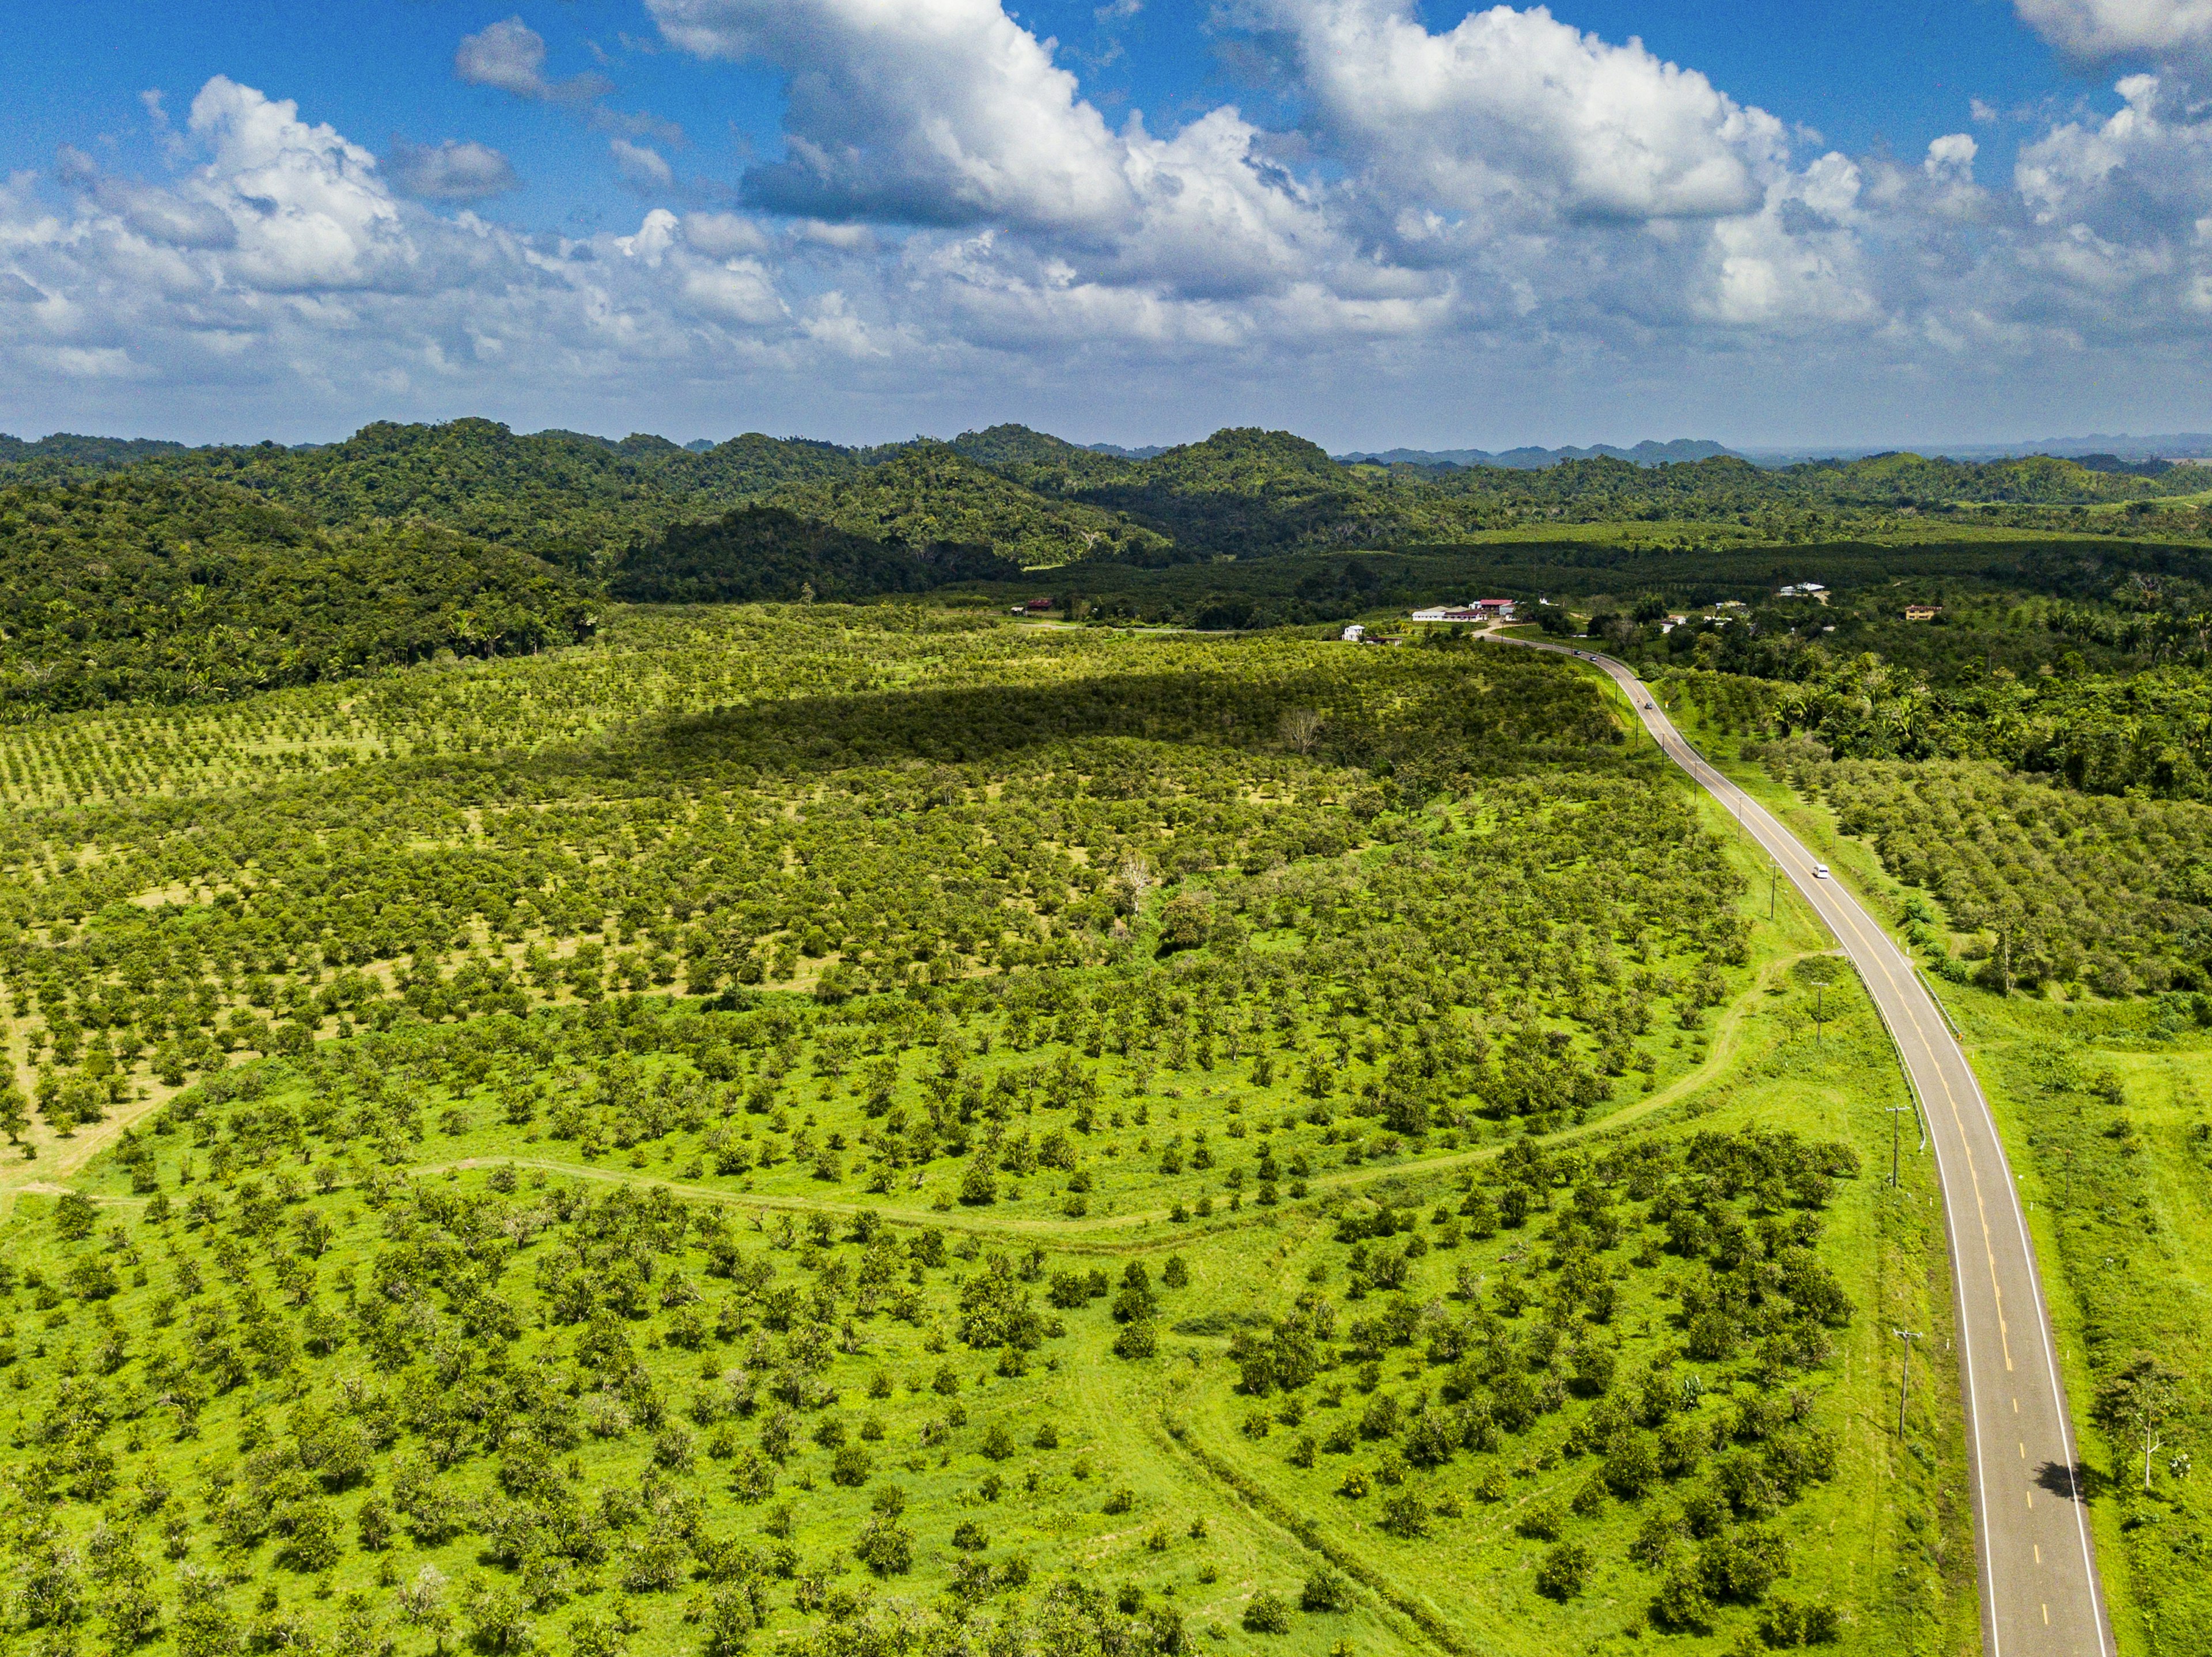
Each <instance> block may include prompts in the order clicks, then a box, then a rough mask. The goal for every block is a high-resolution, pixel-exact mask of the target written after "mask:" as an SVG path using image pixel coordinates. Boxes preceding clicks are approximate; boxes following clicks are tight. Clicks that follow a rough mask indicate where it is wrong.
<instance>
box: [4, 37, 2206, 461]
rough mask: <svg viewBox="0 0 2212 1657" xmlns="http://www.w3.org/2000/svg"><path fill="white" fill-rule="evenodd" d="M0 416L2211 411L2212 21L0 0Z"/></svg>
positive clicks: (96, 419) (1858, 429) (884, 424)
mask: <svg viewBox="0 0 2212 1657" xmlns="http://www.w3.org/2000/svg"><path fill="white" fill-rule="evenodd" d="M0 27H4V29H5V34H4V36H0V38H5V39H8V40H9V51H8V52H7V54H6V58H5V60H4V64H0V68H4V72H5V74H6V76H7V77H8V80H9V89H8V93H7V100H6V107H7V109H8V116H7V118H6V119H5V120H4V121H0V432H8V433H11V434H15V435H19V436H24V437H33V436H37V435H40V434H45V433H47V432H51V431H57V430H69V431H79V432H93V433H100V434H118V435H131V436H157V437H174V438H179V439H183V440H189V441H213V440H225V441H237V440H259V439H262V438H273V439H276V440H279V441H283V442H304V441H319V440H330V439H333V438H337V437H341V436H343V435H345V434H348V433H349V432H351V431H352V430H354V429H356V428H358V427H359V426H361V425H362V424H364V423H366V422H368V421H371V420H376V419H392V420H438V419H448V418H452V417H454V416H460V415H481V416H489V417H490V418H493V419H497V420H502V421H506V422H508V423H509V424H511V425H513V426H514V427H515V428H517V429H519V430H535V429H539V428H544V427H548V426H559V427H565V428H573V429H578V430H585V431H592V432H599V433H603V434H609V435H617V436H619V435H622V434H626V433H628V432H631V431H647V432H654V433H659V434H663V435H665V436H670V437H672V438H675V439H677V440H679V441H681V440H689V439H691V438H695V437H708V438H713V439H720V438H725V437H728V436H731V435H734V434H737V433H739V432H743V431H750V430H759V431H766V432H769V433H770V434H775V435H793V434H803V435H807V436H815V437H825V438H829V439H833V440H838V441H844V442H879V441H885V440H895V439H899V438H903V437H908V436H911V435H914V434H917V433H931V434H939V435H951V434H954V433H956V432H957V431H960V430H962V429H964V428H975V427H981V426H986V425H989V424H993V423H995V422H1000V421H1019V422H1024V423H1025V424H1029V425H1032V426H1036V427H1038V428H1042V429H1045V430H1049V431H1053V432H1056V433H1058V434H1060V435H1063V436H1066V437H1069V438H1071V439H1073V440H1078V441H1085V442H1088V441H1110V442H1117V443H1123V444H1131V445H1134V444H1146V443H1169V442H1176V441H1182V440H1190V439H1194V438H1197V437H1202V436H1204V435H1205V434H1206V433H1208V432H1210V431H1212V430H1213V429H1215V428H1218V427H1221V426H1225V425H1260V426H1268V427H1278V428H1288V429H1291V430H1294V431H1297V432H1300V433H1302V434H1305V435H1307V436H1310V437H1312V438H1314V439H1316V440H1318V441H1320V442H1322V443H1323V444H1324V445H1326V446H1328V447H1329V448H1331V449H1333V450H1338V451H1341V450H1344V449H1347V448H1369V449H1379V448H1386V447H1391V446H1408V447H1416V448H1461V447H1483V448H1491V449H1498V448H1504V447H1510V446H1515V445H1518V444H1523V443H1543V444H1563V443H1577V444H1579V443H1589V442H1595V441H1607V442H1616V443H1628V442H1633V441H1635V440H1638V439H1641V438H1646V437H1656V438H1668V437H1674V436H1699V437H1713V438H1718V439H1719V440H1723V441H1724V442H1728V443H1731V444H1734V445H1736V446H1747V447H1762V446H1765V447H1791V446H1821V445H1834V446H1838V447H1842V446H1883V445H1887V444H1900V445H1902V444H1916V445H1927V446H1933V445H1936V444H1940V443H1942V442H1947V441H1948V442H1952V443H1958V444H1966V443H1996V442H2007V441H2015V440H2023V439H2029V438H2033V437H2037V436H2057V435H2063V434H2073V433H2081V432H2089V431H2106V432H2127V431H2131V432H2137V433H2144V432H2167V431H2188V430H2197V431H2201V430H2205V429H2212V408H2208V406H2207V404H2208V401H2209V400H2212V399H2209V398H2208V393H2207V390H2206V388H2207V386H2208V385H2212V376H2208V373H2207V369H2208V367H2212V350H2208V344H2212V0H1919V3H1914V4H1906V3H1901V0H1857V3H1854V4H1851V5H1848V6H1844V5H1827V6H1819V7H1814V6H1808V5H1805V4H1803V3H1802V0H1797V3H1784V0H1697V3H1690V0H1586V3H1585V0H1562V3H1560V4H1559V5H1558V6H1556V7H1555V8H1551V9H1547V8H1542V7H1529V8H1523V9H1516V8H1513V7H1510V6H1498V7H1495V8H1492V9H1479V8H1473V7H1468V6H1464V5H1451V4H1437V5H1431V6H1427V7H1422V6H1419V5H1417V4H1415V3H1413V0H1084V3H1073V0H1036V3H1032V4H1026V5H1012V6H1010V5H1007V4H1006V3H1003V0H490V3H472V0H319V3H318V4H316V5H313V6H307V5H301V4H297V3H276V0H222V3H220V4H216V3H207V0H168V3H166V4H164V5H162V6H160V7H148V6H145V5H144V4H143V0H134V3H131V4H127V5H126V4H125V3H121V0H72V3H71V4H70V5H69V6H67V7H64V8H59V9H56V8H52V7H47V6H40V7H38V8H36V9H33V7H32V6H31V5H30V4H28V3H27V0H0Z"/></svg>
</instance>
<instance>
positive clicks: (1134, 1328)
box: [1114, 1319, 1160, 1358]
mask: <svg viewBox="0 0 2212 1657" xmlns="http://www.w3.org/2000/svg"><path fill="white" fill-rule="evenodd" d="M1158 1350H1160V1342H1159V1337H1158V1335H1157V1334H1155V1333H1154V1332H1153V1331H1152V1321H1151V1320H1150V1319H1142V1320H1139V1321H1137V1322H1135V1323H1125V1324H1123V1325H1122V1326H1121V1332H1120V1333H1119V1334H1117V1335H1115V1337H1114V1356H1115V1357H1117V1358H1148V1357H1152V1356H1153V1355H1154V1354H1155V1353H1157V1352H1158Z"/></svg>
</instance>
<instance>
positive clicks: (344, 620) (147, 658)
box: [0, 473, 596, 719]
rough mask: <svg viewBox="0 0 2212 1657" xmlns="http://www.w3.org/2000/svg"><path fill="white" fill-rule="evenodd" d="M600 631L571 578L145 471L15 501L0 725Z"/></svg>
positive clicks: (494, 549) (4, 598) (470, 546)
mask: <svg viewBox="0 0 2212 1657" xmlns="http://www.w3.org/2000/svg"><path fill="white" fill-rule="evenodd" d="M595 622H596V604H595V601H594V600H593V598H592V596H591V594H590V593H588V592H586V591H585V590H584V589H583V588H581V587H580V586H579V585H578V584H577V583H576V582H575V581H574V580H573V579H571V578H570V577H568V575H566V574H562V572H560V571H558V570H556V569H553V568H550V567H549V566H548V565H546V564H544V563H543V562H541V561H538V560H537V559H535V558H532V557H530V556H528V555H526V554H522V553H519V552H516V551H513V549H508V548H505V547H499V546H494V545H491V544H489V543H485V542H483V541H478V540H474V539H471V538H470V537H466V536H463V535H460V534H458V533H456V532H454V531H451V530H447V529H443V528H441V527H439V526H437V525H431V524H425V523H419V522H417V523H410V524H404V525H394V524H390V523H381V522H380V523H370V524H367V525H351V526H348V527H346V528H343V529H340V530H336V531H332V530H326V529H324V528H321V527H320V526H319V525H313V524H311V523H308V522H307V521H305V520H304V519H301V517H300V516H299V515H297V514H295V513H292V512H290V511H288V510H287V509H285V508H284V507H280V506H277V505H275V504H273V503H271V502H270V501H266V500H264V499H262V498H260V497H258V496H257V495H252V494H251V493H249V492H247V491H246V490H244V489H238V488H235V487H234V486H231V485H228V484H222V483H210V482H207V481H204V480H199V479H178V478H172V477H162V476H147V475H145V474H143V473H125V474H122V475H120V476H113V477H108V478H103V479H99V480H96V481H94V482H92V483H78V484H70V485H64V486H57V487H50V488H39V487H35V486H21V487H17V488H13V489H0V719H9V718H20V717H23V716H25V715H27V714H28V713H35V712H38V711H40V710H51V709H65V708H72V707H91V706H94V705H96V704H99V703H102V702H109V701H151V702H179V701H202V700H207V699H210V698H218V697H224V696H231V695H241V694H244V693H246V692H247V691H251V690H256V689H263V688H265V687H268V686H272V685H282V684H301V683H309V682H312V681H314V680H318V679H324V678H331V677H343V676H345V675H348V674H352V673H357V672H361V671H364V670H367V669H369V668H374V667H380V666H386V665H396V664H400V663H406V662H413V661H419V660H422V659H427V658H429V657H431V656H434V655H435V654H437V653H438V652H441V651H448V650H450V651H452V652H455V653H456V654H459V655H475V656H492V655H506V654H513V653H518V652H530V651H535V650H538V649H541V648H543V647H544V646H547V645H550V644H556V643H567V642H569V641H571V640H575V639H579V638H581V637H583V636H585V635H586V634H588V633H589V632H590V631H591V629H592V627H593V626H594V624H595Z"/></svg>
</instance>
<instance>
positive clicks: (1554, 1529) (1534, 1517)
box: [1513, 1497, 1566, 1542]
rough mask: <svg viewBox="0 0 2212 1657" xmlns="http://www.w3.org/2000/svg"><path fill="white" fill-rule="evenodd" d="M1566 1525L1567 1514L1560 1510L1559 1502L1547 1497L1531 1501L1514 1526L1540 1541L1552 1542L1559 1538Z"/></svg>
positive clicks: (1522, 1532)
mask: <svg viewBox="0 0 2212 1657" xmlns="http://www.w3.org/2000/svg"><path fill="white" fill-rule="evenodd" d="M1565 1526H1566V1515H1565V1514H1562V1513H1561V1512H1560V1511H1559V1503H1558V1502H1553V1501H1552V1500H1551V1499H1550V1498H1549V1497H1547V1498H1546V1499H1545V1500H1543V1501H1541V1502H1530V1503H1529V1504H1528V1508H1526V1509H1525V1510H1524V1511H1523V1512H1522V1514H1521V1517H1520V1518H1519V1519H1518V1520H1516V1521H1515V1523H1514V1526H1513V1528H1514V1529H1515V1530H1516V1531H1518V1532H1520V1533H1521V1534H1522V1535H1523V1536H1526V1537H1531V1538H1534V1539H1535V1540H1537V1541H1539V1542H1551V1541H1555V1540H1557V1539H1558V1538H1559V1533H1560V1531H1561V1530H1563V1529H1564V1528H1565Z"/></svg>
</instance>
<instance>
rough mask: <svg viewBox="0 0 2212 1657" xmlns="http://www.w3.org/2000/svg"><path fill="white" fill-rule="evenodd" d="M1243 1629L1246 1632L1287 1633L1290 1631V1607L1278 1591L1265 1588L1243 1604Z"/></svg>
mask: <svg viewBox="0 0 2212 1657" xmlns="http://www.w3.org/2000/svg"><path fill="white" fill-rule="evenodd" d="M1244 1631H1245V1632H1246V1633H1247V1634H1288V1633H1289V1632H1290V1631H1291V1607H1290V1604H1289V1602H1288V1601H1287V1600H1285V1599H1284V1598H1283V1597H1282V1595H1280V1594H1279V1593H1268V1592H1267V1591H1266V1590H1265V1589H1262V1590H1261V1592H1260V1593H1255V1594H1254V1595H1253V1596H1252V1597H1251V1599H1249V1600H1247V1601H1246V1602H1245V1605H1244Z"/></svg>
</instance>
